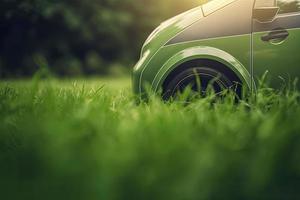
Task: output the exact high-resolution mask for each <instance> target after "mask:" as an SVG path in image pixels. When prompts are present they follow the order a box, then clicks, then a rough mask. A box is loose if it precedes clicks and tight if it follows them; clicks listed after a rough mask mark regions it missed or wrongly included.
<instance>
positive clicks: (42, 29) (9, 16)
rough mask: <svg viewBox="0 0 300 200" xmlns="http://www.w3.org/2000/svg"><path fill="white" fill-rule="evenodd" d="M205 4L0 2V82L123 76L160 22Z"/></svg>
mask: <svg viewBox="0 0 300 200" xmlns="http://www.w3.org/2000/svg"><path fill="white" fill-rule="evenodd" d="M204 2H206V1H205V0H184V1H182V0H84V1H83V0H1V6H0V30H1V31H0V69H1V70H0V77H1V78H18V77H28V76H31V75H33V74H34V73H35V72H36V71H37V70H39V68H41V67H47V69H49V71H50V72H51V73H53V74H54V75H57V76H91V75H108V74H113V73H124V72H125V73H126V72H129V71H130V69H131V68H132V67H133V65H134V63H135V62H136V61H137V60H138V57H139V52H140V49H141V46H142V44H143V42H144V41H145V39H146V38H147V36H148V35H149V34H150V33H151V31H153V29H154V28H155V27H156V26H158V25H159V24H160V23H161V22H163V21H164V20H166V19H168V18H170V17H172V16H174V15H177V14H179V13H181V12H183V11H186V10H188V9H190V8H193V7H195V6H198V5H200V4H202V3H204Z"/></svg>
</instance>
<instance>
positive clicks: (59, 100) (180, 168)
mask: <svg viewBox="0 0 300 200" xmlns="http://www.w3.org/2000/svg"><path fill="white" fill-rule="evenodd" d="M299 119H300V106H299V92H298V91H293V90H287V89H283V90H281V91H273V90H271V89H268V88H266V87H261V88H260V89H259V91H258V94H257V97H256V99H255V100H250V101H247V102H241V103H239V104H236V103H234V101H232V100H231V99H230V98H228V99H226V100H224V101H223V102H218V103H215V104H214V105H212V104H211V103H210V101H209V99H201V100H198V101H195V102H193V103H191V104H189V105H182V104H180V103H176V102H174V103H163V102H161V101H160V100H159V99H157V98H155V97H153V98H151V99H150V101H149V102H148V103H141V104H139V105H137V104H136V103H135V101H134V97H133V95H132V93H131V89H130V82H129V79H116V80H114V79H100V80H98V79H94V80H77V81H72V80H48V81H40V80H37V79H36V80H27V81H25V80H22V81H2V82H1V83H0V195H1V199H31V200H32V199H51V200H53V199H86V200H93V199H97V200H99V199H107V200H114V199H115V200H118V199H128V200H134V199H143V200H144V199H145V200H146V199H149V200H154V199H155V200H169V199H170V200H192V199H193V200H194V199H197V200H198V199H200V200H202V199H203V200H205V199H251V200H252V199H299V197H300V191H299V188H300V156H299V155H300V154H299V153H300V123H299Z"/></svg>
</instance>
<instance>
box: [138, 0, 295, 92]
mask: <svg viewBox="0 0 300 200" xmlns="http://www.w3.org/2000/svg"><path fill="white" fill-rule="evenodd" d="M299 28H300V0H277V1H276V0H211V1H209V2H208V3H206V4H204V5H202V6H199V7H197V8H194V9H192V10H189V11H187V12H185V13H183V14H181V15H178V16H176V17H174V18H172V19H170V20H168V21H166V22H164V23H162V24H161V25H160V26H159V27H158V28H157V29H156V30H154V32H153V33H152V34H151V35H150V36H149V37H148V39H147V40H146V42H145V43H144V46H143V48H142V52H141V56H140V60H139V61H138V63H137V64H136V65H135V67H134V69H133V75H132V83H133V90H134V92H135V93H136V94H144V93H145V91H146V88H147V87H150V88H151V90H152V91H155V92H158V91H159V90H160V89H163V91H164V92H166V89H165V88H164V87H166V86H167V85H168V84H169V83H170V82H172V81H173V82H174V79H176V76H177V75H178V74H180V73H182V72H183V71H185V70H187V69H188V68H192V67H193V66H197V67H199V69H200V71H201V67H202V66H206V68H207V69H206V71H207V70H208V71H209V70H210V69H213V70H214V71H216V72H217V73H220V74H224V75H225V76H226V78H227V79H228V80H229V81H230V80H231V79H234V80H233V82H239V83H240V84H241V85H243V87H244V88H247V89H249V91H254V92H255V90H256V85H257V82H258V79H259V78H260V77H262V76H263V74H264V73H265V72H266V71H269V75H268V76H269V78H270V84H271V86H272V87H278V86H279V85H282V84H283V82H284V81H285V82H288V81H290V80H294V79H295V78H297V77H299V76H300V64H299V63H300V29H299ZM206 71H205V70H204V72H202V71H201V72H199V74H201V73H202V74H206ZM185 74H188V73H185ZM208 74H210V72H209V73H208ZM214 74H215V72H213V73H212V75H210V76H215V75H214ZM180 80H181V79H180V78H178V77H177V81H180ZM224 80H225V79H224ZM173 84H174V83H173ZM225 85H226V84H225ZM297 87H299V84H297Z"/></svg>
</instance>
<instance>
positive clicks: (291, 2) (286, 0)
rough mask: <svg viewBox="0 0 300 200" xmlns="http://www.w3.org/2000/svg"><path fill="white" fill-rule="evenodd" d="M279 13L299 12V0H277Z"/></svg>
mask: <svg viewBox="0 0 300 200" xmlns="http://www.w3.org/2000/svg"><path fill="white" fill-rule="evenodd" d="M277 6H278V7H279V8H280V10H279V14H284V13H293V12H300V0H277Z"/></svg>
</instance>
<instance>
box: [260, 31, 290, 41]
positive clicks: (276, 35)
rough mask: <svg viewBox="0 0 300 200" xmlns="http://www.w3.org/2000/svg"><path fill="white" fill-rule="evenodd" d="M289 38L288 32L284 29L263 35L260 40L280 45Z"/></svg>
mask: <svg viewBox="0 0 300 200" xmlns="http://www.w3.org/2000/svg"><path fill="white" fill-rule="evenodd" d="M288 36H289V32H287V30H285V29H274V30H272V31H271V32H270V33H268V34H266V35H263V36H262V37H261V40H262V41H264V42H274V43H280V42H282V41H284V40H285V39H286V38H287V37H288Z"/></svg>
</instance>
